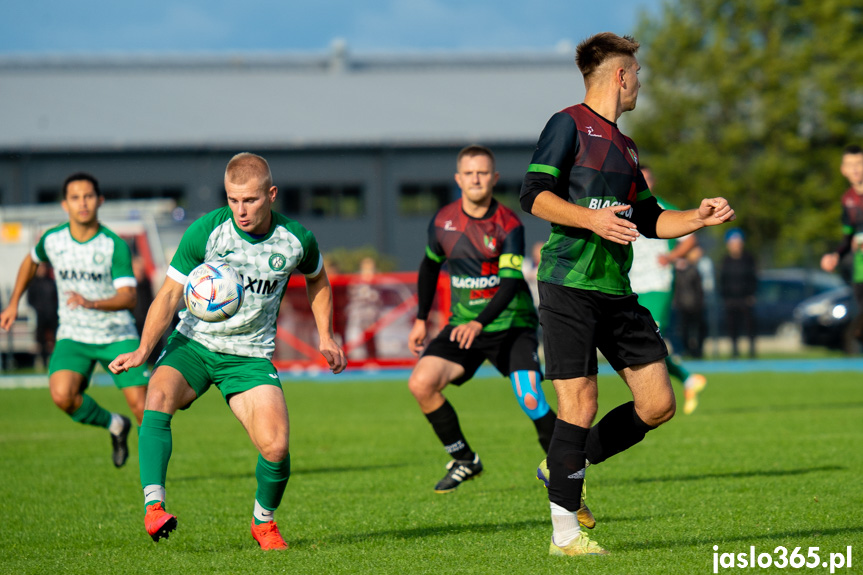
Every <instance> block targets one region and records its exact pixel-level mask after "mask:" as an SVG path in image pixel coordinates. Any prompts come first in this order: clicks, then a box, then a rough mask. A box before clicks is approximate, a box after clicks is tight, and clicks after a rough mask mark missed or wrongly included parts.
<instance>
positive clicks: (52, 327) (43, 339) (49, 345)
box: [27, 263, 59, 369]
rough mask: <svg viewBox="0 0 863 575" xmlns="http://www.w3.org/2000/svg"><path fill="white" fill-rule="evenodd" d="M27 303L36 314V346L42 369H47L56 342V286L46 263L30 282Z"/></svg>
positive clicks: (42, 264) (57, 322)
mask: <svg viewBox="0 0 863 575" xmlns="http://www.w3.org/2000/svg"><path fill="white" fill-rule="evenodd" d="M27 303H28V304H30V307H32V308H33V310H34V311H35V312H36V334H35V336H36V345H37V347H38V348H39V350H38V354H39V357H40V358H41V360H42V367H44V368H45V369H47V368H48V363H49V362H50V359H51V354H52V353H54V344H55V343H56V341H57V327H58V325H59V318H58V317H57V306H58V302H57V284H56V283H54V278H53V277H52V276H51V268H50V267H49V266H48V264H46V263H41V264H39V267H37V268H36V275H35V276H34V277H33V279H32V280H30V288H29V289H28V290H27Z"/></svg>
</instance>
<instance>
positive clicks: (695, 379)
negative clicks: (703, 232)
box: [629, 164, 707, 415]
mask: <svg viewBox="0 0 863 575" xmlns="http://www.w3.org/2000/svg"><path fill="white" fill-rule="evenodd" d="M641 173H642V174H644V180H645V182H646V183H647V188H648V189H649V190H651V191H653V184H654V179H653V170H651V169H650V168H649V167H648V166H646V165H644V164H642V165H641ZM653 197H655V198H656V201H657V203H658V204H659V207H661V208H662V209H663V210H676V209H677V207H676V206H673V205H671V204H669V203H668V202H666V201H665V200H663V199H662V198H660V197H659V196H657V195H655V194H654V196H653ZM697 245H698V240H696V239H695V235H694V234H689V235H687V236H684V237H682V238H679V239H668V240H666V239H660V240H657V239H652V238H647V237H640V238H638V239H637V240H636V241H634V242H632V267H631V268H630V270H629V282H630V287H631V288H632V291H633V292H635V293H637V294H638V303H640V304H641V305H643V306H644V307H646V308H647V309H648V310H649V311H650V315H652V316H653V319H654V320H655V321H656V323H657V325H659V327H660V328H662V329H668V328H669V327H670V320H671V300H672V297H673V296H674V267H673V266H674V262H675V261H676V260H679V259H680V258H685V257H686V254H688V253H689V252H690V251H692V250H693V248H695V247H696V246H697ZM665 367H666V368H668V374H669V375H671V376H672V377H674V378H676V379H679V380H680V381H681V382H683V395H684V400H685V401H684V404H683V413H685V414H687V415H689V414H690V413H692V412H693V411H695V408H696V407H698V394H699V393H700V392H701V390H703V389H704V386H706V385H707V378H705V377H704V376H703V375H701V374H700V373H690V371H689V370H688V369H686V367H685V366H684V365H683V363H682V362H681V361H680V359H679V358H677V357H675V356H673V355H671V354H669V355H667V356H665Z"/></svg>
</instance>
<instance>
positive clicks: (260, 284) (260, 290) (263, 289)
mask: <svg viewBox="0 0 863 575" xmlns="http://www.w3.org/2000/svg"><path fill="white" fill-rule="evenodd" d="M240 279H241V280H242V281H243V286H244V288H243V289H245V290H246V294H247V295H248V294H250V293H254V294H261V295H270V294H272V293H274V292H275V291H276V288H278V287H279V280H277V279H275V280H273V281H270V280H263V279H260V278H253V277H250V276H244V275H242V274H240Z"/></svg>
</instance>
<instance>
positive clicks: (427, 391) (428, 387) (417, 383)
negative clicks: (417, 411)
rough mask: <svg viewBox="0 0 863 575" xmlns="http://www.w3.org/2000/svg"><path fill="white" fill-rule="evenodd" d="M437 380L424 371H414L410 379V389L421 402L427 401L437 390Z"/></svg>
mask: <svg viewBox="0 0 863 575" xmlns="http://www.w3.org/2000/svg"><path fill="white" fill-rule="evenodd" d="M437 388H438V385H437V382H436V381H435V379H434V378H432V377H429V376H428V375H426V374H423V373H412V374H411V376H410V379H408V389H409V390H410V392H411V394H413V396H414V397H415V398H416V400H417V401H418V402H420V403H423V402H424V401H427V400H428V399H430V398H431V397H432V396H433V395H434V394H435V393H436V392H437Z"/></svg>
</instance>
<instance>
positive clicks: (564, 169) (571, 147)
mask: <svg viewBox="0 0 863 575" xmlns="http://www.w3.org/2000/svg"><path fill="white" fill-rule="evenodd" d="M544 190H549V191H551V192H553V193H554V194H556V195H557V196H559V197H561V198H563V199H565V200H567V201H569V202H571V203H573V204H576V205H579V206H583V207H585V208H589V209H601V208H605V207H609V206H615V205H629V206H631V209H629V210H627V211H625V212H621V213H619V214H618V215H619V216H620V217H623V218H626V219H628V220H631V221H634V222H635V223H636V225H637V226H638V231H639V233H641V234H642V235H645V236H646V237H655V235H656V233H655V228H656V219H657V218H658V215H659V213H660V212H661V210H660V209H659V208H658V206H657V205H656V200H655V199H654V198H653V196H652V195H651V194H650V190H649V189H648V188H647V183H646V182H645V180H644V176H643V175H642V174H641V170H640V169H639V167H638V149H637V148H636V146H635V143H634V142H633V141H632V140H631V139H630V138H628V137H627V136H625V135H623V134H622V133H621V131H620V129H618V127H617V124H615V123H613V122H609V121H608V120H606V119H605V118H603V117H602V116H600V115H599V114H597V113H596V112H594V111H593V110H591V109H590V108H589V107H588V106H587V105H585V104H579V105H577V106H572V107H569V108H566V109H565V110H562V111H561V112H558V113H557V114H555V115H554V116H552V117H551V119H550V120H549V121H548V123H547V124H546V126H545V129H544V130H543V131H542V134H541V135H540V137H539V142H538V143H537V147H536V151H535V152H534V154H533V159H532V160H531V163H530V166H529V168H528V173H527V175H526V176H525V181H524V185H523V186H522V191H521V197H522V205H523V206H525V205H532V204H533V199H534V198H535V197H536V196H537V195H538V194H539V193H540V192H542V191H544ZM526 200H527V201H526ZM631 266H632V247H631V246H630V245H621V244H617V243H614V242H611V241H609V240H604V239H602V238H601V237H599V236H598V235H596V234H594V233H593V232H591V231H590V230H587V229H583V228H574V227H568V226H562V225H558V224H552V226H551V234H550V236H549V239H548V242H546V244H545V246H543V248H542V259H541V262H540V266H539V270H538V272H537V279H539V281H543V282H547V283H553V284H557V285H562V286H567V287H574V288H580V289H588V290H596V291H600V292H603V293H607V294H616V295H628V294H630V293H632V289H631V288H630V284H629V278H628V272H629V269H630V267H631Z"/></svg>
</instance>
